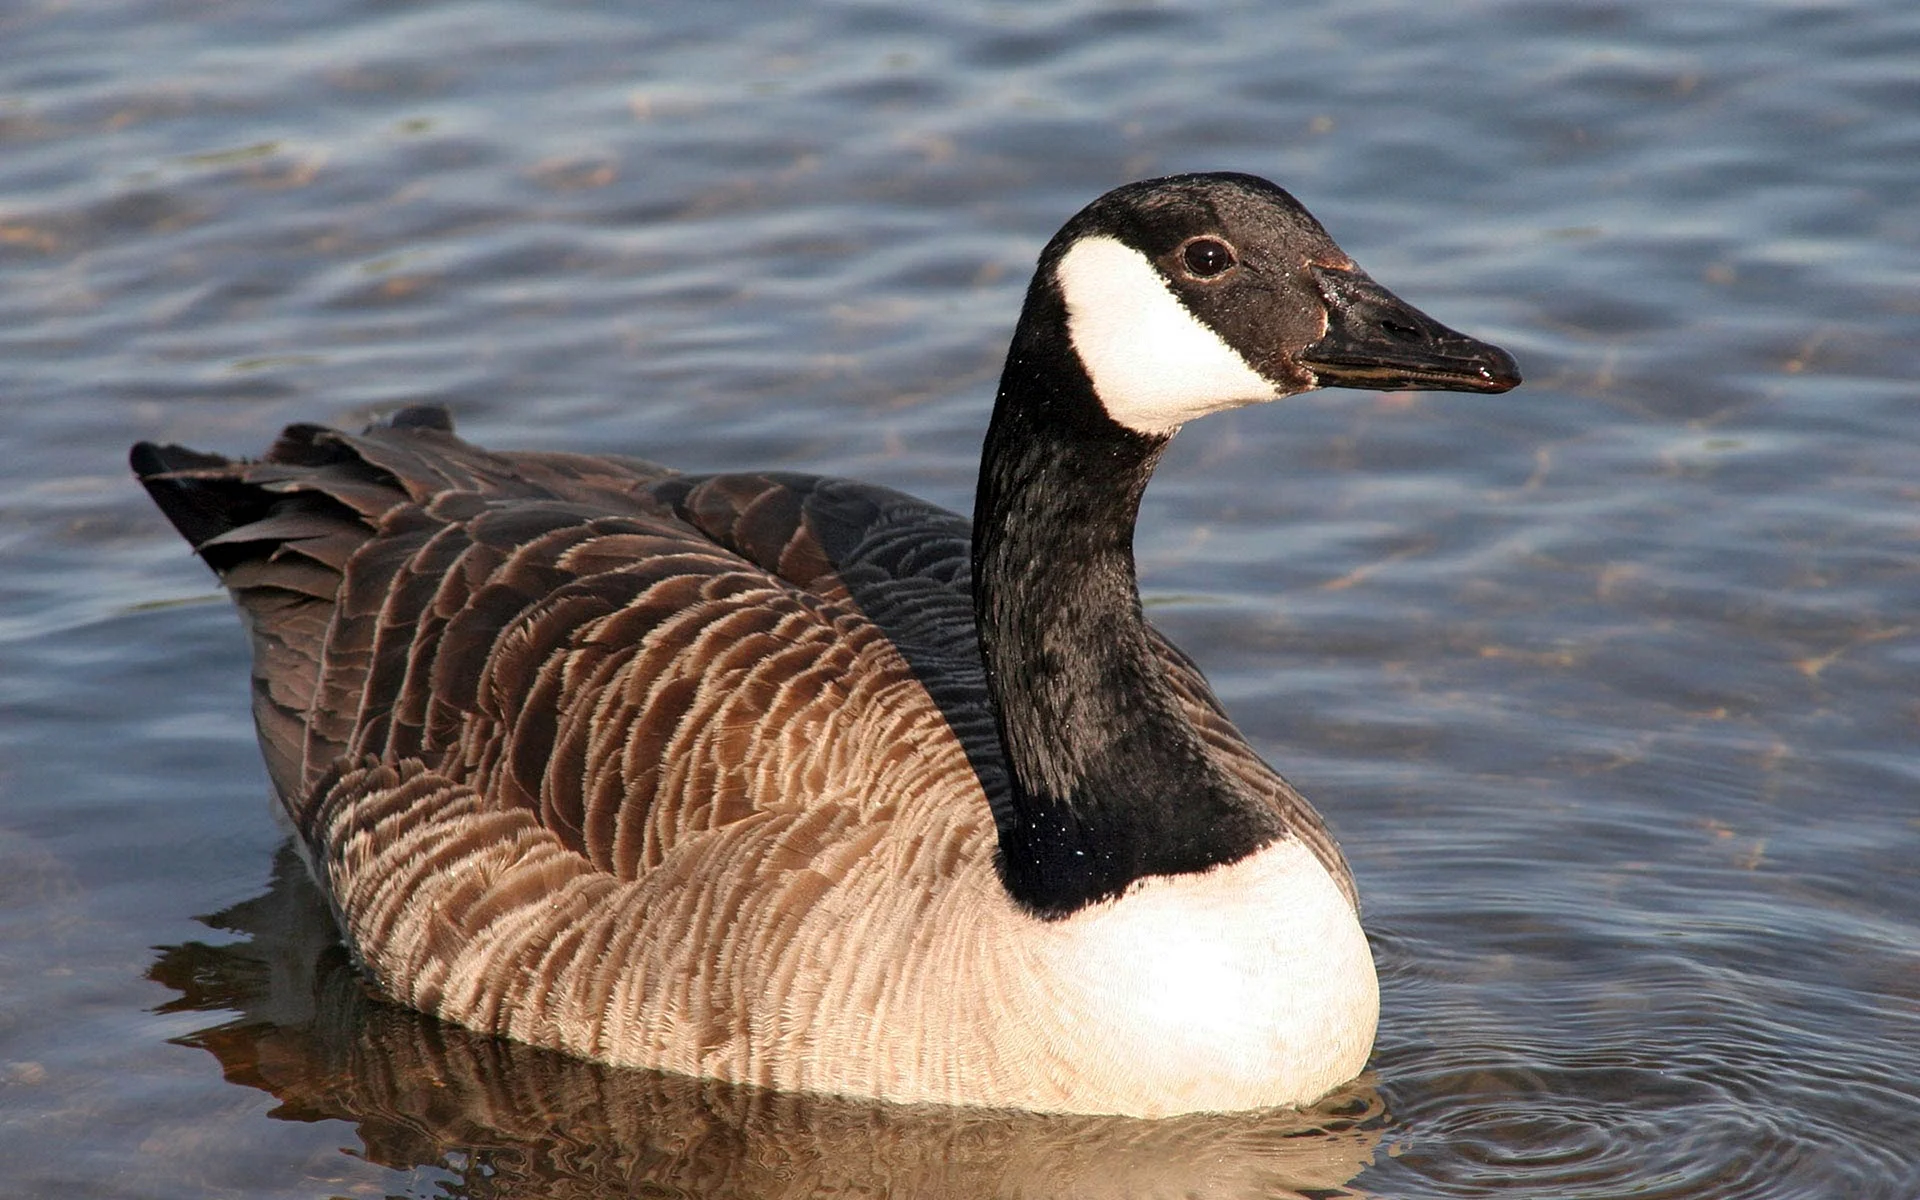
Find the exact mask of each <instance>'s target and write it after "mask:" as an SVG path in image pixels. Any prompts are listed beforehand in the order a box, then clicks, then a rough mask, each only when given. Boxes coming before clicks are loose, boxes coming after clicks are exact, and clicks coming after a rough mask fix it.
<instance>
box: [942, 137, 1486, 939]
mask: <svg viewBox="0 0 1920 1200" xmlns="http://www.w3.org/2000/svg"><path fill="white" fill-rule="evenodd" d="M1519 382H1520V376H1519V372H1518V370H1517V369H1516V368H1515V366H1514V362H1513V359H1512V358H1511V357H1509V356H1508V355H1507V353H1506V352H1505V351H1503V350H1501V349H1499V348H1498V347H1496V346H1492V345H1489V344H1487V343H1486V342H1482V341H1478V340H1476V339H1474V338H1471V337H1468V336H1467V335H1465V334H1463V333H1459V332H1457V331H1455V330H1452V329H1449V328H1448V327H1446V326H1445V325H1442V324H1440V323H1439V322H1438V321H1435V320H1434V319H1433V318H1432V317H1429V316H1427V315H1426V314H1425V313H1423V312H1421V311H1420V310H1418V309H1416V308H1414V307H1413V306H1412V305H1410V304H1408V303H1407V302H1406V301H1404V300H1401V299H1400V298H1399V297H1397V296H1395V295H1394V294H1393V293H1391V292H1389V291H1387V290H1386V289H1385V288H1383V287H1381V286H1380V285H1379V284H1377V283H1375V282H1374V281H1373V280H1372V279H1371V278H1370V277H1369V276H1368V275H1367V273H1366V272H1365V271H1363V270H1361V269H1360V268H1359V267H1358V266H1356V265H1355V264H1354V261H1353V260H1352V259H1351V258H1349V257H1348V256H1347V254H1346V253H1345V252H1344V251H1342V250H1341V249H1340V247H1339V246H1337V245H1335V244H1334V242H1333V239H1332V238H1330V237H1328V236H1327V233H1326V230H1324V229H1322V228H1321V227H1320V223H1319V222H1318V221H1315V220H1314V219H1313V217H1312V216H1311V215H1309V214H1308V213H1307V211H1306V209H1304V208H1302V207H1301V206H1300V204H1299V202H1298V201H1296V200H1295V199H1294V198H1293V197H1292V196H1290V195H1288V194H1287V193H1286V192H1285V191H1282V190H1281V189H1280V188H1278V187H1276V186H1274V185H1273V184H1271V183H1269V182H1267V181H1266V180H1264V179H1259V178H1256V177H1253V176H1250V175H1232V174H1214V175H1180V176H1174V177H1171V178H1167V179H1156V180H1148V181H1146V182H1143V183H1135V184H1129V185H1127V186H1125V187H1122V188H1119V189H1117V190H1115V191H1112V192H1109V193H1107V194H1106V195H1105V196H1102V197H1101V198H1100V199H1098V200H1096V201H1094V202H1093V203H1092V204H1090V205H1088V206H1087V207H1086V208H1085V209H1083V210H1081V212H1080V213H1079V214H1077V215H1076V216H1075V217H1073V219H1072V220H1070V221H1068V222H1067V224H1066V225H1065V226H1064V227H1063V228H1062V229H1061V230H1060V232H1059V233H1058V234H1057V235H1055V236H1054V238H1053V240H1052V241H1050V242H1049V243H1048V244H1047V247H1046V249H1045V250H1043V251H1042V252H1041V255H1040V262H1039V265H1038V269H1037V270H1036V272H1035V274H1034V278H1033V283H1032V284H1031V286H1030V287H1029V288H1028V291H1027V298H1026V304H1025V307H1024V308H1023V309H1022V312H1021V316H1020V322H1019V325H1018V326H1017V327H1016V329H1015V332H1014V338H1013V344H1012V347H1011V349H1010V350H1009V352H1008V356H1007V365H1006V370H1005V372H1004V374H1003V375H1002V376H1001V382H1000V392H999V397H998V400H997V401H996V403H995V406H994V412H993V420H992V422H991V424H990V425H989V427H988V431H987V440H986V446H985V448H984V451H983V453H982V457H981V463H980V486H979V489H978V491H977V492H976V493H975V500H974V523H973V564H972V565H973V572H972V587H973V600H974V616H975V624H976V628H977V631H978V635H979V645H980V651H981V656H982V662H983V665H984V666H985V669H986V682H987V686H988V690H989V692H990V693H991V696H992V699H993V702H994V707H995V716H996V718H997V721H998V727H999V731H1000V737H1001V745H1002V748H1003V749H1004V753H1005V763H1006V766H1007V767H1008V768H1009V771H1008V780H1007V786H1006V788H1005V789H1004V791H1002V792H999V793H996V794H997V795H998V796H999V799H998V800H997V801H996V808H995V817H996V820H997V822H998V825H999V830H1000V842H1001V857H1000V860H999V861H1000V866H1001V874H1002V879H1003V881H1004V882H1005V883H1006V885H1007V887H1008V890H1009V891H1010V892H1011V894H1012V895H1013V896H1014V897H1015V898H1016V899H1017V900H1018V901H1019V902H1020V903H1021V904H1022V905H1024V906H1025V907H1026V908H1028V909H1029V910H1030V911H1032V912H1034V913H1037V914H1042V915H1046V916H1050V917H1059V916H1062V915H1064V914H1069V913H1072V912H1075V911H1078V910H1080V909H1082V908H1085V907H1086V906H1088V905H1090V904H1093V903H1095V902H1097V901H1100V900H1103V899H1106V898H1111V897H1114V896H1118V895H1120V894H1122V893H1123V892H1124V891H1125V890H1126V889H1127V888H1128V887H1130V886H1132V885H1133V884H1134V883H1135V882H1137V881H1139V880H1141V879H1144V878H1146V877H1150V876H1177V875H1180V874H1183V873H1188V874H1190V873H1195V872H1203V871H1206V870H1208V869H1210V868H1211V867H1214V866H1218V865H1221V864H1225V863H1231V862H1235V861H1238V860H1240V859H1242V858H1245V857H1247V856H1248V855H1251V854H1252V853H1254V852H1255V851H1256V850H1259V849H1261V848H1262V847H1265V846H1268V845H1270V844H1272V843H1274V842H1275V841H1276V840H1279V839H1283V838H1287V837H1288V836H1289V835H1291V836H1293V837H1296V838H1299V839H1302V840H1304V841H1307V842H1309V843H1311V844H1312V845H1314V846H1315V847H1317V850H1316V853H1321V856H1322V861H1323V865H1324V866H1325V868H1326V869H1327V871H1328V873H1329V874H1330V875H1331V876H1333V877H1334V878H1335V880H1336V882H1337V883H1338V884H1339V886H1340V888H1341V889H1342V890H1343V891H1344V892H1345V893H1346V894H1347V896H1348V897H1349V899H1351V896H1352V884H1351V879H1350V877H1349V875H1348V873H1347V870H1346V867H1345V865H1344V863H1343V862H1342V861H1341V860H1340V858H1339V854H1338V851H1337V850H1335V849H1333V848H1332V841H1331V839H1330V838H1328V837H1327V836H1326V834H1325V831H1324V828H1323V827H1322V826H1321V824H1320V821H1319V818H1318V816H1317V815H1316V814H1314V813H1313V812H1312V810H1311V807H1310V806H1308V805H1307V804H1306V802H1305V801H1304V800H1301V799H1299V798H1298V797H1297V796H1293V794H1292V793H1291V792H1290V791H1287V792H1285V795H1286V796H1288V797H1291V799H1286V800H1284V801H1283V802H1277V803H1276V802H1272V800H1271V797H1267V798H1262V797H1261V796H1258V795H1254V794H1252V793H1251V792H1250V791H1249V790H1248V788H1247V786H1245V784H1244V781H1242V780H1239V779H1237V777H1236V776H1235V773H1234V771H1233V770H1232V769H1230V768H1229V767H1227V766H1223V765H1222V763H1221V762H1219V761H1217V760H1216V757H1215V754H1214V751H1213V750H1212V749H1211V748H1210V744H1209V742H1208V739H1207V738H1206V737H1204V736H1202V735H1201V734H1200V733H1199V732H1198V731H1197V730H1196V729H1195V727H1194V726H1193V725H1192V723H1191V721H1190V720H1189V718H1188V716H1187V710H1186V709H1185V708H1184V707H1183V704H1184V703H1185V702H1184V701H1183V700H1182V699H1181V697H1180V696H1179V695H1177V694H1176V693H1175V689H1174V688H1173V687H1172V685H1171V684H1169V682H1168V677H1167V675H1166V671H1165V669H1164V668H1163V665H1162V663H1163V661H1164V659H1163V654H1162V651H1161V649H1160V648H1159V643H1158V642H1157V640H1156V637H1157V635H1155V634H1154V633H1153V631H1152V630H1151V629H1150V627H1149V626H1148V625H1147V623H1146V621H1145V617H1144V615H1143V613H1142V610H1141V606H1140V595H1139V590H1138V586H1137V583H1136V576H1135V569H1134V559H1133V534H1134V523H1135V520H1136V518H1137V516H1138V513H1139V505H1140V499H1141V496H1142V494H1143V493H1144V492H1145V490H1146V486H1147V483H1148V480H1149V479H1150V477H1151V476H1152V474H1153V469H1154V467H1155V465H1156V463H1157V462H1158V460H1159V457H1160V454H1161V452H1162V450H1164V449H1165V447H1166V445H1167V442H1168V439H1169V438H1171V437H1172V435H1173V433H1174V432H1175V431H1176V430H1177V429H1179V427H1180V426H1181V425H1182V424H1184V423H1185V422H1187V421H1190V420H1193V419H1194V418H1196V417H1200V416H1204V415H1205V414H1207V413H1211V412H1218V411H1220V410H1222V409H1229V408H1237V407H1240V406H1242V405H1247V404H1258V403H1262V402H1265V401H1269V400H1277V399H1280V398H1281V397H1284V396H1290V395H1294V394H1297V393H1300V392H1305V391H1309V390H1311V389H1314V388H1320V387H1355V388H1367V389H1375V390H1380V389H1409V388H1420V389H1434V390H1449V391H1466V392H1504V391H1506V390H1508V389H1509V388H1512V387H1514V386H1515V385H1516V384H1518V383H1519ZM1275 787H1277V788H1282V789H1284V788H1285V785H1284V784H1283V783H1282V784H1277V785H1275Z"/></svg>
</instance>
